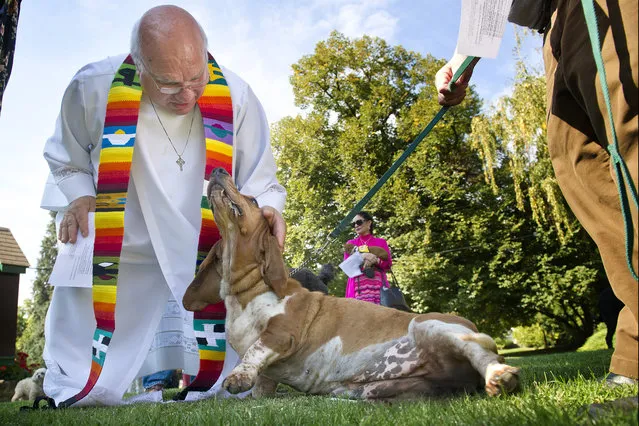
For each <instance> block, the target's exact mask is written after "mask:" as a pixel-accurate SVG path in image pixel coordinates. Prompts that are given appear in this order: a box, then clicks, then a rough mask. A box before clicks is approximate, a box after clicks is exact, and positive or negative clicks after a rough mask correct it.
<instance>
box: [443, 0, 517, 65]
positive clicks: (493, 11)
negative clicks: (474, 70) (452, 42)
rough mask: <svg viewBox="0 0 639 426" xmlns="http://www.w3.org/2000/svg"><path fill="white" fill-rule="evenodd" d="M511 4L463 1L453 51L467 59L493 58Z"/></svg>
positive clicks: (496, 0)
mask: <svg viewBox="0 0 639 426" xmlns="http://www.w3.org/2000/svg"><path fill="white" fill-rule="evenodd" d="M511 3H512V0H462V10H461V20H460V22H459V36H458V37H457V48H456V49H455V51H456V52H457V53H459V54H462V55H467V56H477V57H481V58H494V57H496V56H497V54H498V53H499V45H500V44H501V39H502V37H503V36H504V29H505V28H506V22H507V20H508V12H509V11H510V5H511Z"/></svg>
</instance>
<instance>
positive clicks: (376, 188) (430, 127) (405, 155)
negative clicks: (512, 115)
mask: <svg viewBox="0 0 639 426" xmlns="http://www.w3.org/2000/svg"><path fill="white" fill-rule="evenodd" d="M475 59H476V57H475V56H469V57H467V58H466V59H465V60H464V62H462V64H461V66H460V67H459V69H458V70H457V71H456V72H455V74H454V75H453V78H452V79H451V80H450V84H449V86H448V87H449V89H450V90H451V91H452V90H454V89H455V84H454V83H455V81H457V80H458V79H459V77H461V75H462V74H463V73H464V71H466V68H468V66H469V65H470V64H471V63H472V62H473V60H475ZM449 109H450V107H449V106H444V107H442V108H441V109H440V110H439V112H438V113H437V114H436V115H435V117H434V118H433V119H432V120H431V121H430V123H428V125H427V126H426V127H425V128H424V130H422V131H421V132H420V133H419V135H417V137H416V138H415V139H414V140H413V141H412V142H411V143H410V145H408V147H407V148H406V149H405V150H404V152H403V153H402V155H401V156H400V157H399V158H398V159H397V160H395V162H394V163H393V164H392V165H391V166H390V168H389V169H388V170H387V171H386V173H384V175H383V176H382V177H381V178H379V180H378V181H377V183H376V184H375V186H373V187H372V188H371V189H370V190H369V191H368V193H367V194H366V195H364V197H363V198H362V199H361V200H360V201H359V202H358V203H357V204H355V207H353V208H352V209H351V211H350V212H349V213H348V214H347V215H346V217H344V219H342V221H341V222H340V223H339V225H337V227H336V228H335V229H334V230H333V231H332V232H331V233H330V234H329V235H328V237H329V238H333V239H334V238H336V237H337V236H338V235H339V234H340V232H342V231H343V230H344V229H346V228H347V227H348V226H349V224H350V222H351V219H352V218H353V217H355V215H356V214H357V213H358V212H360V211H362V209H363V208H364V206H365V205H366V203H368V202H369V201H370V199H371V198H373V196H374V195H375V194H376V193H377V191H379V189H380V188H381V187H382V186H383V185H384V184H385V183H386V181H387V180H388V179H389V178H390V177H391V175H392V174H393V173H395V171H396V170H397V169H398V168H399V166H401V165H402V163H403V162H404V161H406V159H407V158H408V156H409V155H411V154H412V153H413V151H415V148H417V145H419V143H420V142H421V141H422V140H423V139H424V138H425V137H426V136H427V135H428V134H429V133H430V131H431V130H433V127H435V125H436V124H437V123H438V122H439V120H441V118H442V117H443V116H444V114H446V111H448V110H449Z"/></svg>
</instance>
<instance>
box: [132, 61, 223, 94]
mask: <svg viewBox="0 0 639 426" xmlns="http://www.w3.org/2000/svg"><path fill="white" fill-rule="evenodd" d="M140 59H141V60H142V65H144V71H145V72H146V73H147V74H148V75H149V77H150V78H151V81H152V82H153V84H155V87H157V89H158V91H159V92H160V93H162V94H163V95H177V94H178V93H180V92H181V91H182V90H189V89H191V90H200V89H201V88H202V87H204V86H206V85H207V84H209V80H210V78H209V72H208V71H209V70H208V66H207V67H206V68H205V70H204V73H203V74H202V77H201V80H202V81H196V82H195V83H191V84H182V85H176V86H160V85H158V83H157V82H156V81H155V77H153V74H151V72H150V71H149V67H147V66H146V64H145V63H144V59H142V58H140ZM205 78H206V81H204V79H205Z"/></svg>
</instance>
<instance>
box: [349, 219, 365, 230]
mask: <svg viewBox="0 0 639 426" xmlns="http://www.w3.org/2000/svg"><path fill="white" fill-rule="evenodd" d="M364 222H366V221H365V220H362V219H358V220H356V221H355V222H351V226H352V227H353V228H355V227H356V226H362V225H363V224H364Z"/></svg>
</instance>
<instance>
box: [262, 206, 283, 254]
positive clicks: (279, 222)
mask: <svg viewBox="0 0 639 426" xmlns="http://www.w3.org/2000/svg"><path fill="white" fill-rule="evenodd" d="M262 214H263V215H264V217H265V218H266V220H267V221H268V225H269V226H270V227H271V234H273V236H274V237H275V238H277V244H279V246H280V250H282V252H284V239H285V238H286V223H285V222H284V218H283V217H282V215H281V214H280V212H278V211H277V210H276V209H274V208H273V207H271V206H264V207H262Z"/></svg>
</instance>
